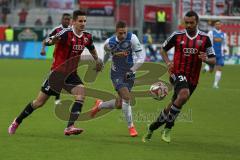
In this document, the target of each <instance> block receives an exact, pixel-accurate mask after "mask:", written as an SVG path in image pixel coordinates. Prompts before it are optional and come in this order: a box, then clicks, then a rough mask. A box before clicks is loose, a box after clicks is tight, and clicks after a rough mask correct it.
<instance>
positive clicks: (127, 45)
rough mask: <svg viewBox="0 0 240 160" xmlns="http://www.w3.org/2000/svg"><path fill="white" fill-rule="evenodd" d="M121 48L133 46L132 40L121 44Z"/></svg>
mask: <svg viewBox="0 0 240 160" xmlns="http://www.w3.org/2000/svg"><path fill="white" fill-rule="evenodd" d="M119 47H120V49H128V48H130V47H131V42H130V41H124V42H122V43H120V44H119Z"/></svg>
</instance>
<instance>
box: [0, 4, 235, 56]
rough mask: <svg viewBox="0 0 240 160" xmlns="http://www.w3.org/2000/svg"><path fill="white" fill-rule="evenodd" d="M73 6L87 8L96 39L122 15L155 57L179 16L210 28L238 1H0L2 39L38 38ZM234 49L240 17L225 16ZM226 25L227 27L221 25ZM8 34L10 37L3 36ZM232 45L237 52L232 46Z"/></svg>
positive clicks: (104, 35)
mask: <svg viewBox="0 0 240 160" xmlns="http://www.w3.org/2000/svg"><path fill="white" fill-rule="evenodd" d="M74 9H82V10H84V11H85V12H87V15H88V22H87V29H88V30H89V32H91V33H92V34H93V36H94V39H95V41H97V42H103V41H104V40H105V39H106V38H107V37H108V36H109V35H111V34H112V33H113V32H114V28H115V26H114V24H115V22H117V21H118V20H124V21H125V22H127V24H128V26H129V30H130V31H133V32H134V33H136V34H137V35H138V36H139V39H142V42H143V44H144V46H145V48H146V50H147V53H148V59H149V61H158V55H159V54H157V52H159V47H160V44H161V43H163V41H164V40H165V39H166V38H167V37H168V36H169V35H170V34H171V33H172V32H173V31H174V30H177V29H178V30H181V29H184V24H183V16H184V14H185V13H186V11H188V10H194V11H196V12H197V13H198V14H199V15H200V16H203V15H207V16H209V18H205V19H202V20H201V22H200V25H199V27H200V29H201V30H203V31H206V32H208V31H209V30H211V29H212V22H213V21H214V19H212V18H211V16H216V15H217V16H230V17H238V18H239V16H240V1H239V0H161V1H160V0H147V1H146V0H0V10H1V12H0V17H1V19H0V41H42V40H43V39H44V38H45V37H46V36H47V34H48V33H49V31H50V30H51V29H52V28H54V27H55V26H57V25H59V24H60V19H61V15H62V13H64V12H66V13H71V12H72V11H73V10H74ZM223 24H224V25H223V30H225V31H226V32H227V34H228V36H229V40H228V41H229V46H230V47H232V48H233V49H232V51H231V53H232V52H238V50H236V49H234V47H238V46H239V44H240V42H238V39H239V40H240V38H239V37H240V34H239V33H240V30H239V28H240V18H239V19H234V20H231V19H226V20H224V19H223ZM224 27H225V28H224ZM6 34H8V36H6ZM235 50H236V51H235Z"/></svg>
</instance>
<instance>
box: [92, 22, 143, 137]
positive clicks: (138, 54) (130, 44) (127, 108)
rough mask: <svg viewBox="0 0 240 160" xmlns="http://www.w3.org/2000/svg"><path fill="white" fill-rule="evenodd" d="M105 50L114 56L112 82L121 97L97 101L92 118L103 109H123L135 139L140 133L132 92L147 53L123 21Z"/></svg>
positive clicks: (106, 42) (117, 25)
mask: <svg viewBox="0 0 240 160" xmlns="http://www.w3.org/2000/svg"><path fill="white" fill-rule="evenodd" d="M104 50H105V52H106V55H107V56H108V54H111V55H112V66H111V80H112V83H113V85H114V88H115V90H116V91H117V93H118V95H119V97H118V98H116V99H113V100H110V101H106V102H103V101H102V100H99V99H97V100H96V103H95V106H94V107H93V108H92V111H91V116H92V117H94V116H95V115H96V113H97V112H98V111H100V110H101V109H113V108H115V107H116V108H122V111H123V114H124V116H125V118H126V121H127V123H128V130H129V134H130V136H132V137H135V136H137V134H138V133H137V131H136V129H135V127H134V124H133V118H132V107H131V105H130V99H131V94H130V92H131V89H132V87H133V84H134V79H135V72H136V71H137V69H138V68H139V67H140V66H141V65H142V64H143V62H144V59H145V56H146V55H145V52H143V51H142V46H141V44H140V42H139V40H138V38H137V36H136V35H135V34H133V33H131V32H128V31H127V25H126V23H125V22H122V21H119V22H118V23H117V24H116V34H115V35H113V36H112V37H110V38H108V39H107V40H106V41H105V44H104ZM104 59H106V58H104ZM105 62H106V61H105Z"/></svg>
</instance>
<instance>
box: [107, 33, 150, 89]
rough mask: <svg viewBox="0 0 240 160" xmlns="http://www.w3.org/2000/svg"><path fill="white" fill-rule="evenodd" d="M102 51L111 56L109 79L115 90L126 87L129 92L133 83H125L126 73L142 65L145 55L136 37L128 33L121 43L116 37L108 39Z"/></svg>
mask: <svg viewBox="0 0 240 160" xmlns="http://www.w3.org/2000/svg"><path fill="white" fill-rule="evenodd" d="M104 50H105V52H107V53H110V54H112V66H111V79H112V81H113V84H114V86H115V88H116V90H118V89H120V88H121V87H128V88H129V90H131V87H132V85H133V82H131V81H126V80H125V79H124V78H125V74H126V72H129V71H133V72H135V71H136V69H137V68H138V67H137V65H138V63H139V64H142V63H143V62H144V59H145V53H144V52H142V46H141V44H140V42H139V40H138V38H137V36H136V35H135V34H133V33H131V32H128V33H127V35H126V38H125V39H124V40H123V41H121V42H120V41H119V40H118V38H117V37H116V35H113V36H112V37H110V38H108V39H107V40H106V42H105V44H104Z"/></svg>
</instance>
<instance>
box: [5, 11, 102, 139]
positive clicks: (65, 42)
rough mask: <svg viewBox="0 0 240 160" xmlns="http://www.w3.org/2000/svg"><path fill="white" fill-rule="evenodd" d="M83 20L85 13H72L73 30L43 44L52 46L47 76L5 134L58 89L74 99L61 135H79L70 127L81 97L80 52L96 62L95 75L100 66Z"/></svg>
mask: <svg viewBox="0 0 240 160" xmlns="http://www.w3.org/2000/svg"><path fill="white" fill-rule="evenodd" d="M86 20H87V18H86V15H85V13H83V12H82V11H80V10H76V11H74V12H73V26H72V27H71V28H67V29H63V30H62V31H61V32H59V33H57V34H56V35H54V36H52V37H49V39H48V40H46V44H48V45H52V44H55V49H54V54H53V56H54V60H53V64H52V67H51V73H50V76H49V78H47V79H46V80H45V81H44V83H43V86H42V89H41V91H40V92H39V94H38V96H37V98H36V99H35V100H33V101H31V102H30V103H29V104H28V105H27V106H26V107H25V109H24V110H23V111H22V113H20V115H19V116H18V117H17V118H16V119H15V120H14V121H13V122H12V124H11V125H10V126H9V128H8V132H9V134H14V133H15V132H16V129H17V128H18V127H19V125H20V124H21V123H22V121H23V119H25V118H26V117H28V116H29V115H30V114H31V113H32V112H33V111H34V110H36V109H37V108H39V107H41V106H43V105H44V104H45V103H46V101H47V100H48V99H49V97H50V96H52V95H54V96H56V95H57V94H59V93H60V92H61V90H62V89H65V90H66V91H68V92H69V93H70V94H72V95H74V98H75V101H74V103H73V106H72V109H71V113H70V117H69V120H68V124H67V127H66V129H65V130H64V134H65V135H73V134H74V135H76V134H80V133H81V132H82V131H83V129H81V128H76V127H74V123H75V121H76V120H77V119H78V117H79V114H80V112H81V109H82V106H83V103H84V97H85V91H84V85H83V82H82V81H81V79H80V77H79V76H78V74H77V68H78V63H79V60H80V56H81V54H82V52H83V50H84V49H85V48H87V49H88V50H89V52H90V54H91V55H92V57H93V58H94V60H95V61H96V71H100V70H101V69H102V66H103V65H101V64H102V62H101V60H100V59H99V58H98V55H97V51H96V49H95V47H94V44H93V40H92V35H91V34H90V33H87V32H85V31H84V30H85V26H86Z"/></svg>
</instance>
